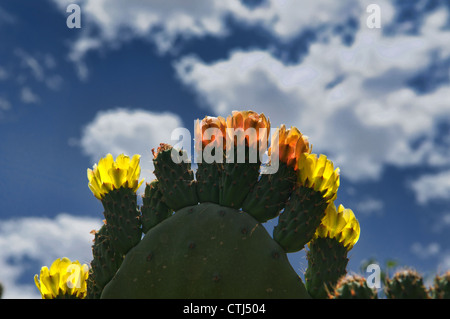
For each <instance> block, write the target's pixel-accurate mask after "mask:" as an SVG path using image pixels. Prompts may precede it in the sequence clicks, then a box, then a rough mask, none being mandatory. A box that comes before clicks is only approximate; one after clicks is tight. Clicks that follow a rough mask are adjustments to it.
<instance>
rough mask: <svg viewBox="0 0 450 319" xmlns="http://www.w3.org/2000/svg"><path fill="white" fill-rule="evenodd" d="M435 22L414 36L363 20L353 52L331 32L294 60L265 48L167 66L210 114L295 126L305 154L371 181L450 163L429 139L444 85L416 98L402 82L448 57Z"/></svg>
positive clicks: (443, 111)
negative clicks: (262, 117) (387, 172)
mask: <svg viewBox="0 0 450 319" xmlns="http://www.w3.org/2000/svg"><path fill="white" fill-rule="evenodd" d="M444 14H446V13H445V12H444ZM439 15H442V13H440V12H439ZM433 17H434V15H432V16H431V17H429V18H428V19H427V20H426V21H425V23H424V25H423V29H422V30H421V31H420V32H419V33H417V34H396V35H392V36H387V35H385V34H384V33H383V31H382V29H369V28H367V27H365V21H364V19H365V17H361V27H360V28H359V30H358V31H357V32H356V34H355V39H354V41H353V43H352V44H351V45H348V44H345V43H343V42H342V41H341V39H340V38H339V37H336V36H332V35H330V36H329V37H328V38H327V40H326V41H317V42H314V43H313V44H311V45H310V47H309V50H308V53H307V55H306V56H305V57H304V58H303V59H302V60H301V61H300V62H298V63H289V64H287V63H285V62H283V61H281V60H279V59H278V58H277V57H275V56H274V55H272V54H271V53H269V52H268V51H265V50H250V51H242V50H235V51H233V52H232V53H231V54H230V55H229V57H228V58H226V59H224V60H220V61H215V62H212V63H205V62H203V61H202V60H201V59H200V58H198V57H196V56H187V57H183V58H181V59H180V60H178V61H177V62H176V63H175V64H174V66H175V70H176V71H177V74H178V77H179V79H180V80H181V81H182V82H183V83H184V84H185V85H187V86H189V87H190V88H191V89H192V90H193V91H194V92H196V93H197V95H198V96H199V97H200V99H201V100H202V101H203V104H204V105H205V106H206V107H207V108H209V109H210V110H211V111H212V112H214V113H215V114H219V115H224V114H227V113H229V112H231V110H233V109H242V108H251V109H253V110H256V111H259V112H264V113H265V114H266V115H268V116H269V117H270V119H271V121H272V122H273V124H274V125H280V124H282V123H285V124H287V125H295V126H297V127H298V128H299V129H300V130H301V131H302V132H303V133H305V134H306V135H308V136H310V138H311V142H312V143H313V145H314V148H313V150H315V151H316V152H324V153H327V154H329V156H330V157H331V158H332V159H333V160H334V161H335V162H336V163H337V165H338V166H340V167H341V172H342V174H343V176H346V177H348V178H350V179H352V180H354V181H358V180H362V179H367V178H368V179H374V180H376V179H378V178H379V177H380V176H381V173H382V172H383V168H384V167H385V165H388V164H391V165H398V166H406V165H415V164H419V163H425V164H430V165H444V164H448V163H449V162H448V160H445V158H446V155H447V154H448V151H446V149H447V148H439V147H437V145H436V142H435V139H436V136H437V135H438V134H439V132H438V131H436V124H437V123H438V121H440V120H441V119H442V118H445V116H447V117H448V116H449V114H450V104H449V103H448V102H447V101H448V99H447V97H448V96H449V94H450V88H449V87H448V85H441V86H438V87H437V88H436V89H434V90H432V91H430V92H420V93H419V92H417V91H416V90H414V89H413V88H409V87H408V85H407V83H408V81H409V80H410V79H411V78H413V77H414V76H416V75H417V74H418V73H419V72H420V71H421V70H424V69H426V68H427V67H428V66H429V65H430V64H431V63H432V62H433V61H434V59H435V55H434V53H435V52H438V55H439V57H440V59H444V60H445V59H448V58H450V54H449V53H450V51H449V50H448V48H446V46H445V45H444V43H445V41H444V42H443V41H442V39H448V40H449V41H450V32H449V31H448V30H445V29H442V27H443V22H442V21H443V19H442V17H441V19H439V21H441V23H436V22H433V23H432V22H431V19H432V18H433ZM431 35H432V36H431ZM438 39H441V40H438ZM418 139H421V142H420V143H415V142H417V140H418ZM431 150H433V152H431Z"/></svg>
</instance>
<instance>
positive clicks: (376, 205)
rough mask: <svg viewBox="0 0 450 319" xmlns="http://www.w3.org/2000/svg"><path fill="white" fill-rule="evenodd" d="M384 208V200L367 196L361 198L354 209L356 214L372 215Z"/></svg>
mask: <svg viewBox="0 0 450 319" xmlns="http://www.w3.org/2000/svg"><path fill="white" fill-rule="evenodd" d="M383 208H384V202H383V201H382V200H380V199H376V198H365V199H363V200H360V201H359V202H358V203H357V204H356V205H355V206H354V208H352V210H353V211H354V212H355V213H356V214H359V213H361V214H363V215H371V214H378V213H381V212H382V210H383Z"/></svg>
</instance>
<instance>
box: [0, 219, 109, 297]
mask: <svg viewBox="0 0 450 319" xmlns="http://www.w3.org/2000/svg"><path fill="white" fill-rule="evenodd" d="M101 224H102V221H101V218H98V219H97V218H90V217H77V216H71V215H69V214H65V213H63V214H59V215H57V216H56V217H55V218H45V217H25V218H19V219H9V220H2V222H1V224H0V282H1V283H2V284H3V286H4V295H3V298H5V299H16V298H17V299H25V298H40V293H39V291H38V289H37V287H36V286H35V284H34V279H33V276H34V274H33V275H31V277H29V278H27V283H26V284H25V283H19V282H18V281H19V280H20V278H21V277H23V276H24V275H27V274H29V272H30V271H31V272H33V271H34V273H35V274H39V271H40V267H42V266H48V267H49V266H50V265H51V263H52V262H53V261H54V260H55V259H57V258H62V257H68V258H69V259H71V260H78V261H80V262H81V263H83V264H88V265H89V263H90V261H91V259H92V249H91V246H92V240H93V239H94V238H93V235H92V234H90V231H91V230H93V229H99V227H101ZM36 264H37V265H39V266H38V268H36V269H30V267H36Z"/></svg>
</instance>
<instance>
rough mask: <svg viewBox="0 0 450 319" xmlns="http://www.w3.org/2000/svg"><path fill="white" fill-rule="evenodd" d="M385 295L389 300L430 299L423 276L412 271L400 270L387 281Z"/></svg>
mask: <svg viewBox="0 0 450 319" xmlns="http://www.w3.org/2000/svg"><path fill="white" fill-rule="evenodd" d="M385 293H386V297H387V298H388V299H428V292H427V289H426V288H425V286H424V284H423V278H422V276H421V275H420V274H419V273H418V272H417V271H415V270H412V269H404V270H400V271H398V272H396V273H395V274H394V276H393V277H392V278H390V279H387V280H386V286H385Z"/></svg>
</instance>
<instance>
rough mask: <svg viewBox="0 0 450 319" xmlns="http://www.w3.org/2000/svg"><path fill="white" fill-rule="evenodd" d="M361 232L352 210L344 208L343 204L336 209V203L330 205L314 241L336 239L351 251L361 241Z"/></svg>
mask: <svg viewBox="0 0 450 319" xmlns="http://www.w3.org/2000/svg"><path fill="white" fill-rule="evenodd" d="M360 232H361V230H360V226H359V222H358V220H357V219H356V217H355V214H354V213H353V211H352V210H351V209H349V208H344V206H343V205H342V204H341V205H339V207H338V209H336V206H335V205H334V203H330V204H329V205H328V207H327V209H326V211H325V216H324V217H323V219H322V223H321V224H320V226H319V227H318V228H317V230H316V233H315V235H314V239H315V238H318V237H320V238H335V239H336V240H337V241H338V242H340V243H342V244H343V245H344V247H346V248H347V250H350V249H352V248H353V245H355V244H356V242H357V241H358V240H359V235H360ZM314 239H313V240H314Z"/></svg>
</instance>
